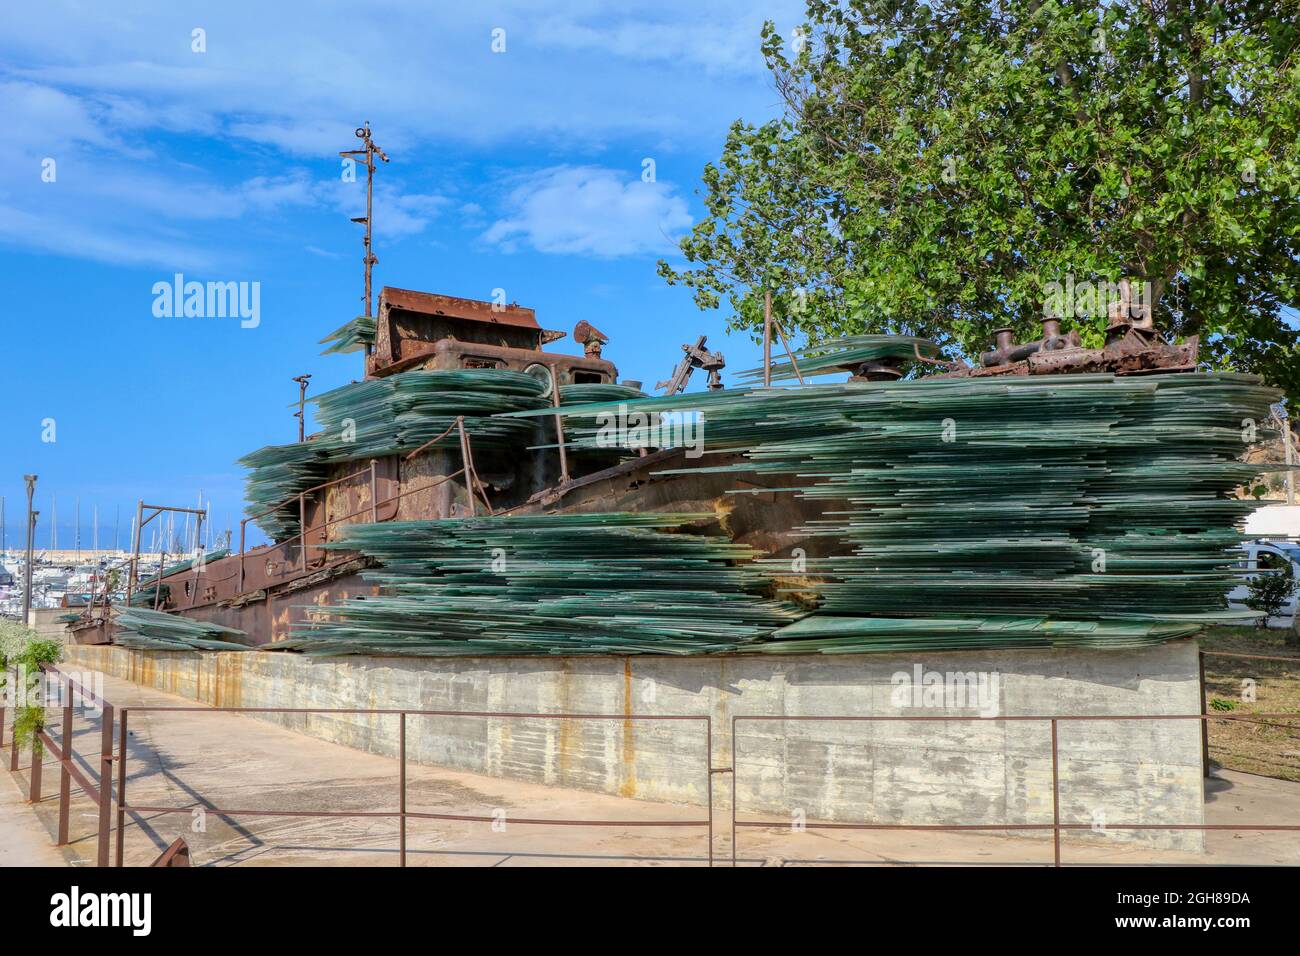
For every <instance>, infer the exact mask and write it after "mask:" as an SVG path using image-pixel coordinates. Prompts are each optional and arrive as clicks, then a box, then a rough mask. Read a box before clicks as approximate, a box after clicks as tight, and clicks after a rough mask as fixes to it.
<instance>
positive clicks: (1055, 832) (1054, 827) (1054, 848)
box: [1052, 717, 1061, 866]
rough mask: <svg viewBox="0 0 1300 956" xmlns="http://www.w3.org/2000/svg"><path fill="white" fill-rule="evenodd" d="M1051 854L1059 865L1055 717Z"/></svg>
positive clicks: (1058, 775)
mask: <svg viewBox="0 0 1300 956" xmlns="http://www.w3.org/2000/svg"><path fill="white" fill-rule="evenodd" d="M1052 854H1053V860H1054V865H1055V866H1060V865H1061V778H1060V769H1059V767H1058V765H1057V759H1056V718H1055V717H1053V718H1052Z"/></svg>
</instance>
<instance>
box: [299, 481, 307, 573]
mask: <svg viewBox="0 0 1300 956" xmlns="http://www.w3.org/2000/svg"><path fill="white" fill-rule="evenodd" d="M298 535H299V538H300V539H301V540H300V541H299V544H301V545H302V570H303V572H304V573H306V571H307V497H306V495H299V496H298Z"/></svg>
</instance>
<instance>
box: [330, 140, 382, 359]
mask: <svg viewBox="0 0 1300 956" xmlns="http://www.w3.org/2000/svg"><path fill="white" fill-rule="evenodd" d="M356 133H357V139H359V140H361V141H362V142H363V143H365V148H364V149H350V150H344V151H343V152H340V153H339V155H340V156H342V157H344V158H346V159H352V158H353V157H365V164H366V214H365V215H364V216H353V217H352V221H353V222H359V223H363V224H364V225H365V227H366V237H365V239H364V240H363V242H364V243H365V247H366V254H365V256H364V258H363V259H362V262H364V263H365V268H366V292H365V297H364V298H365V303H366V311H365V315H366V317H367V318H368V317H369V316H371V315H372V314H373V313H372V312H371V305H370V299H371V296H370V271H371V269H372V268H373V267H374V265H375V263H376V262H378V261H379V259H378V258H376V256H375V252H374V242H373V239H374V198H375V157H376V156H378V157H379V158H380V159H382V160H383V161H384V162H388V156H387V155H386V154H385V153H384V151H383V150H382V149H380V148H379V147H378V146H376V145H375V143H374V141H373V140H372V139H371V138H370V120H366V125H365V126H359V127H357V131H356ZM371 348H372V346H371V345H369V344H368V345H367V346H366V354H367V355H369V354H370V350H371Z"/></svg>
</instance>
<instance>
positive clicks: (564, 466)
mask: <svg viewBox="0 0 1300 956" xmlns="http://www.w3.org/2000/svg"><path fill="white" fill-rule="evenodd" d="M547 368H549V369H550V370H551V405H552V406H554V407H555V408H559V407H560V377H559V375H558V374H557V373H556V371H555V363H554V362H552V363H551V364H550V365H548V366H547ZM555 440H556V441H557V442H559V445H560V483H561V484H565V485H567V484H568V483H569V455H568V452H567V451H565V448H564V420H563V419H562V417H561V416H559V415H556V416H555Z"/></svg>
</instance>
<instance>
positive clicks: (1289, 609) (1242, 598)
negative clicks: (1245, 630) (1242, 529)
mask: <svg viewBox="0 0 1300 956" xmlns="http://www.w3.org/2000/svg"><path fill="white" fill-rule="evenodd" d="M1237 550H1238V551H1240V552H1241V555H1240V557H1239V559H1238V561H1237V567H1238V568H1240V569H1241V570H1242V571H1245V572H1248V576H1247V577H1246V578H1243V579H1242V581H1241V583H1240V584H1238V585H1237V586H1236V587H1235V588H1233V589H1232V590H1231V591H1229V592H1228V607H1230V608H1234V609H1243V610H1249V608H1247V607H1246V599H1247V598H1248V597H1249V596H1250V589H1249V588H1248V587H1247V586H1246V582H1247V581H1248V580H1250V578H1251V577H1253V576H1254V575H1251V574H1249V572H1252V571H1261V570H1263V571H1289V572H1290V573H1291V575H1292V576H1293V577H1295V578H1297V579H1300V544H1296V543H1295V542H1294V541H1286V540H1259V541H1247V542H1245V543H1244V544H1242V546H1241V547H1240V548H1238V549H1237ZM1295 615H1296V594H1295V593H1294V592H1293V593H1292V595H1291V597H1290V599H1289V600H1288V601H1287V602H1286V604H1285V605H1283V607H1282V613H1281V614H1280V615H1278V616H1274V617H1270V618H1269V619H1268V626H1269V627H1284V628H1289V627H1290V626H1291V622H1292V621H1294V620H1295Z"/></svg>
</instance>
